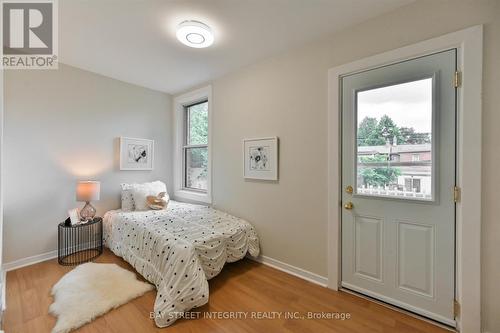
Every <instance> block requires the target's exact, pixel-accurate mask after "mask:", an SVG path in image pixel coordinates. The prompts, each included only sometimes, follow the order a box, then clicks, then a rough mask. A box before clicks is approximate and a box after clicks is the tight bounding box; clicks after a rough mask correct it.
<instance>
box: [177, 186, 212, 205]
mask: <svg viewBox="0 0 500 333" xmlns="http://www.w3.org/2000/svg"><path fill="white" fill-rule="evenodd" d="M174 197H175V199H176V200H178V199H181V200H189V201H196V202H200V203H206V204H211V203H212V197H211V196H210V194H208V193H200V192H197V191H189V190H185V189H182V190H177V191H175V192H174Z"/></svg>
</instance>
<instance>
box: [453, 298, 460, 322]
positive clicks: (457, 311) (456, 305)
mask: <svg viewBox="0 0 500 333" xmlns="http://www.w3.org/2000/svg"><path fill="white" fill-rule="evenodd" d="M453 315H454V316H455V318H457V317H459V316H460V303H458V301H457V300H456V299H454V300H453Z"/></svg>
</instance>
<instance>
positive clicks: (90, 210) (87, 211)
mask: <svg viewBox="0 0 500 333" xmlns="http://www.w3.org/2000/svg"><path fill="white" fill-rule="evenodd" d="M95 213H96V210H95V208H94V206H92V205H91V204H90V202H89V201H87V202H86V203H85V206H83V208H82V209H81V210H80V218H81V220H82V221H85V222H89V221H92V220H93V219H94V216H95Z"/></svg>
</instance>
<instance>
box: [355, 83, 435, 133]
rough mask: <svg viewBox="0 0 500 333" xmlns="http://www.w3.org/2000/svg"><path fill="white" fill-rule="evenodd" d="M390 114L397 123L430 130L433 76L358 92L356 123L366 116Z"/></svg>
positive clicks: (429, 131)
mask: <svg viewBox="0 0 500 333" xmlns="http://www.w3.org/2000/svg"><path fill="white" fill-rule="evenodd" d="M384 115H387V116H389V117H390V118H391V119H392V120H393V121H394V122H395V123H396V125H397V126H399V127H413V128H414V129H415V131H416V132H421V133H422V132H423V133H431V131H432V78H428V79H423V80H418V81H412V82H408V83H403V84H397V85H393V86H388V87H382V88H377V89H372V90H367V91H362V92H359V93H358V127H359V124H360V123H361V121H362V120H363V119H364V118H365V117H372V118H376V119H377V120H380V118H381V117H382V116H384Z"/></svg>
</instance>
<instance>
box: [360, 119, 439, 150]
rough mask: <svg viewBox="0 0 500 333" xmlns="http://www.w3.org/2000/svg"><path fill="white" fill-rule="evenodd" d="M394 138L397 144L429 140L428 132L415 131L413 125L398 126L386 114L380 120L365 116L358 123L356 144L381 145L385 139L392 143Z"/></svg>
mask: <svg viewBox="0 0 500 333" xmlns="http://www.w3.org/2000/svg"><path fill="white" fill-rule="evenodd" d="M394 138H396V140H397V144H398V145H404V144H422V143H430V142H431V138H430V135H429V133H418V132H415V129H414V128H413V127H398V126H397V125H396V123H395V122H394V121H393V120H392V119H391V118H390V117H389V116H387V115H383V116H382V117H381V118H380V121H377V119H376V118H372V117H365V118H364V119H363V120H362V121H361V123H360V124H359V128H358V146H383V145H385V144H386V142H387V141H389V143H390V144H394Z"/></svg>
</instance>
